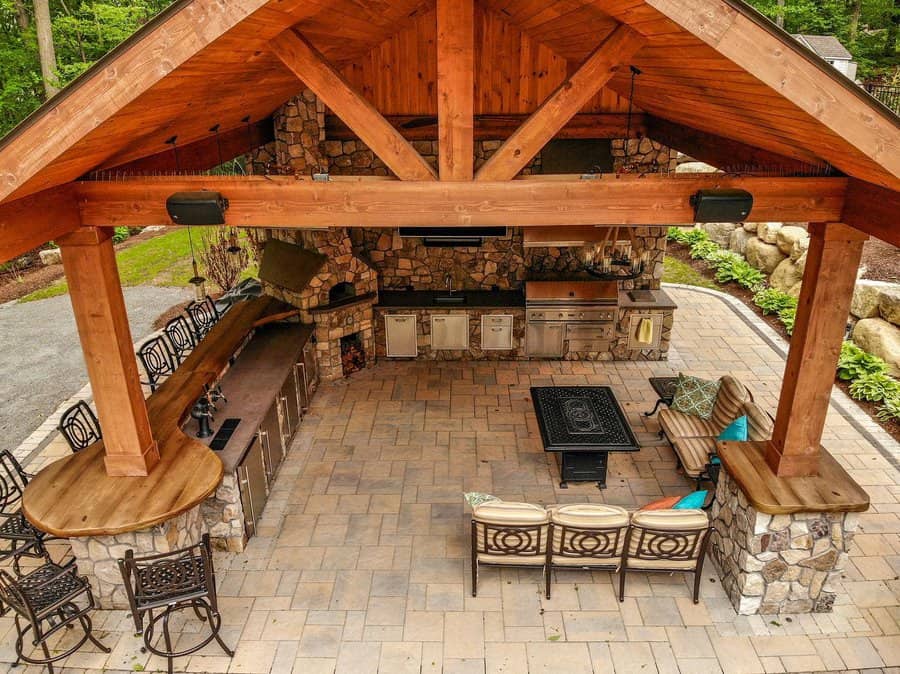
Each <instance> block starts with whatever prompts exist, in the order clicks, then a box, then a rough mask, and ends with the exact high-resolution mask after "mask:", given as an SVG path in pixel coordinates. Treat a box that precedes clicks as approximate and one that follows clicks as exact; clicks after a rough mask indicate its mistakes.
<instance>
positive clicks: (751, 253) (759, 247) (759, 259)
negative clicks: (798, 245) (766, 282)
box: [744, 237, 787, 274]
mask: <svg viewBox="0 0 900 674" xmlns="http://www.w3.org/2000/svg"><path fill="white" fill-rule="evenodd" d="M744 254H745V255H746V256H747V262H749V263H750V264H751V265H753V266H754V267H756V268H757V269H759V270H760V271H761V272H763V273H765V274H771V273H772V272H773V271H775V268H776V267H777V266H778V265H779V264H781V261H782V260H783V259H785V258H786V257H787V255H785V254H784V253H782V252H781V251H780V250H778V246H776V245H775V244H773V243H766V242H765V241H763V240H762V239H760V238H759V237H753V238H752V239H750V240H749V241H748V242H747V247H746V250H745V252H744Z"/></svg>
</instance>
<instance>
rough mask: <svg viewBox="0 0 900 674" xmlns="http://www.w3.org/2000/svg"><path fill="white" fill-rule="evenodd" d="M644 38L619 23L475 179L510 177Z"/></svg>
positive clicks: (572, 114)
mask: <svg viewBox="0 0 900 674" xmlns="http://www.w3.org/2000/svg"><path fill="white" fill-rule="evenodd" d="M644 42H645V39H644V38H643V37H642V36H641V35H640V34H639V33H636V32H635V31H633V30H631V29H630V28H628V27H627V26H624V25H622V26H619V27H618V28H616V29H615V30H614V31H613V32H612V33H611V34H610V35H609V37H607V38H606V39H605V40H604V41H603V43H602V44H601V45H600V46H599V47H597V49H595V50H594V52H593V53H592V54H591V55H590V56H588V57H587V59H586V60H585V62H584V63H582V64H581V66H580V67H579V68H578V70H576V71H575V72H574V73H573V74H572V75H570V76H569V77H568V78H566V80H565V81H564V82H563V83H562V84H560V85H559V87H557V89H556V90H555V91H554V92H553V93H552V94H550V96H549V97H548V98H547V100H546V101H544V102H543V103H542V104H541V106H540V107H539V108H538V109H537V110H535V111H534V113H533V114H532V115H531V116H530V117H529V118H528V119H527V120H525V122H524V123H523V124H522V126H520V127H519V128H518V129H517V130H516V132H515V133H513V135H512V136H510V137H509V138H508V139H507V140H506V142H505V143H503V145H501V146H500V148H499V149H498V150H497V151H496V152H495V153H494V154H493V155H492V156H491V158H490V159H488V160H487V162H485V164H484V166H482V167H481V168H480V169H479V170H478V173H477V174H476V175H475V179H476V180H485V181H490V180H510V179H512V178H514V177H515V176H516V174H518V173H519V171H521V170H522V168H524V167H525V165H526V164H528V162H529V161H531V159H532V158H533V157H534V156H535V155H536V154H537V153H538V152H540V150H541V148H542V147H544V145H546V144H547V142H548V141H549V140H550V139H552V138H553V137H554V136H555V135H556V134H557V133H558V132H559V130H560V129H562V128H563V127H564V126H565V125H566V123H567V122H568V121H569V120H570V119H572V117H574V116H575V114H576V113H577V112H578V111H579V110H581V108H583V107H584V106H585V104H587V102H588V101H589V100H590V99H591V97H592V96H594V94H596V93H597V92H598V91H599V90H600V89H602V88H603V86H604V85H605V84H606V83H607V82H608V81H609V80H610V78H612V76H613V75H614V74H615V72H616V70H617V69H618V68H619V66H620V65H621V64H622V63H624V62H626V61H627V60H628V59H630V58H631V57H632V56H633V55H634V54H635V53H636V52H637V50H638V49H640V48H641V46H642V45H643V44H644Z"/></svg>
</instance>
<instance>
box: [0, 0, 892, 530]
mask: <svg viewBox="0 0 900 674" xmlns="http://www.w3.org/2000/svg"><path fill="white" fill-rule="evenodd" d="M630 66H633V67H635V68H637V69H638V70H639V71H640V75H639V76H638V77H633V76H632V69H631V68H630ZM304 86H305V87H307V88H309V89H311V90H312V91H313V92H315V94H316V95H317V96H318V97H319V99H320V100H321V101H323V102H324V103H325V105H327V107H328V108H329V110H330V111H331V112H332V113H333V115H334V116H335V117H336V118H337V121H335V122H334V123H333V124H334V130H335V133H336V134H337V136H336V137H340V134H342V133H343V134H349V135H350V136H353V137H358V138H359V139H362V140H363V141H364V142H365V143H366V144H367V145H368V147H369V148H371V150H372V151H373V152H374V153H375V154H376V155H377V156H378V157H379V158H380V159H381V160H382V161H383V162H384V164H385V165H386V166H387V167H388V168H389V169H390V171H391V173H392V174H393V176H394V179H391V178H388V179H385V178H374V177H373V178H365V177H354V178H352V179H345V180H339V179H333V180H330V181H326V182H322V181H315V180H312V179H311V177H310V176H252V175H251V176H243V177H233V176H227V177H223V176H215V175H200V174H199V173H198V174H194V175H186V174H188V173H191V172H202V171H205V170H207V169H210V168H212V167H214V166H216V165H218V164H219V163H220V159H221V158H222V156H225V157H226V158H228V157H233V156H237V155H240V154H244V153H246V152H247V151H248V150H249V149H252V148H254V147H257V146H260V145H263V144H264V143H266V142H268V141H269V140H271V134H272V132H271V120H270V116H271V114H272V112H273V110H275V109H276V108H277V107H278V106H279V105H281V104H282V103H283V102H284V101H286V100H288V99H289V98H291V97H292V96H294V95H296V94H297V92H298V91H299V90H300V89H301V88H302V87H304ZM248 116H249V117H248ZM213 125H219V133H218V135H217V136H215V137H214V136H212V135H211V134H210V128H211V127H212V126H213ZM429 132H431V133H432V134H433V136H434V137H437V138H438V140H439V170H437V171H435V170H433V169H432V167H431V166H430V165H429V164H428V163H427V162H426V161H425V160H424V159H423V158H422V156H421V155H420V154H419V153H418V152H417V151H416V150H415V149H414V147H413V145H412V142H413V141H414V140H416V139H417V138H422V137H428V133H429ZM173 136H177V143H178V148H177V153H178V155H179V156H180V159H179V163H178V164H177V166H176V164H175V163H174V160H173V154H174V152H173V148H172V146H171V144H169V145H167V140H168V139H170V138H171V137H173ZM626 136H631V137H643V136H648V137H650V138H652V139H654V140H656V141H659V142H661V143H663V144H665V145H667V146H670V147H673V148H675V149H677V150H680V151H682V152H684V153H685V154H688V155H690V156H692V157H694V158H696V159H698V160H702V161H704V162H708V163H710V164H712V165H714V166H717V167H721V168H726V169H728V171H727V172H725V173H716V174H690V175H678V176H652V175H648V176H643V177H641V176H633V175H632V176H629V175H610V174H607V175H601V176H593V177H592V178H593V179H585V178H581V177H579V176H571V175H569V176H552V175H538V176H530V177H529V179H516V176H517V175H518V174H519V172H520V170H521V169H522V168H523V167H524V166H525V165H526V164H527V163H528V162H529V161H530V159H531V158H532V157H533V156H534V155H535V154H536V153H537V152H539V151H540V150H541V148H542V147H543V146H544V145H545V144H546V143H547V142H548V141H550V140H552V139H554V138H623V137H626ZM477 138H501V139H503V140H504V142H503V144H502V146H501V147H500V148H499V150H498V151H497V152H496V153H495V154H494V155H493V156H492V157H491V158H490V159H489V160H488V161H487V162H486V163H485V164H484V165H483V166H481V167H480V168H479V169H478V170H477V171H475V170H474V162H473V141H474V139H477ZM735 166H744V167H745V168H746V170H743V171H735V170H734V169H733V167H735ZM176 168H177V169H179V170H180V172H181V173H182V174H185V175H181V174H177V173H178V171H176ZM726 187H737V188H742V189H745V190H747V191H749V192H750V193H751V194H752V195H753V197H754V207H753V211H752V213H751V216H750V219H752V220H755V221H769V220H780V221H802V222H810V223H813V224H811V226H810V233H811V236H812V242H811V247H810V250H809V253H808V262H807V265H806V271H805V277H804V283H803V291H802V295H801V297H800V303H799V308H798V313H797V322H796V328H795V332H794V336H793V340H792V343H791V350H790V355H789V359H788V364H787V369H786V372H785V376H784V384H783V389H782V393H781V399H780V404H779V407H778V413H777V420H776V425H775V432H774V437H773V439H772V441H771V442H769V443H766V444H765V445H764V446H760V447H755V448H754V451H753V452H752V453H749V454H745V455H744V456H745V457H747V456H749V457H751V458H750V459H746V460H745V458H742V459H739V458H736V455H737V453H738V451H739V450H740V451H743V450H741V448H735V447H725V448H723V460H724V462H725V464H726V467H727V468H728V469H729V470H733V471H735V472H738V473H740V475H739V476H738V475H736V479H738V481H739V482H740V483H741V486H742V488H743V489H744V491H745V492H746V493H747V494H748V497H749V498H750V499H751V501H753V502H754V503H756V504H757V505H759V506H760V507H763V506H768V507H771V508H775V509H777V508H793V509H794V510H795V511H796V510H798V509H801V510H802V509H804V508H805V509H813V510H815V509H820V510H854V509H856V510H858V509H864V508H865V507H866V505H867V502H866V499H865V495H864V494H862V493H861V490H859V488H858V487H856V486H855V485H853V484H847V480H849V478H848V477H847V476H846V474H845V473H843V472H842V471H840V469H839V468H837V466H836V463H835V462H834V460H833V459H831V458H830V457H825V458H824V459H823V456H824V455H823V452H822V451H821V450H820V440H821V436H822V431H823V426H824V421H825V414H826V410H827V407H828V402H829V398H830V393H831V387H832V384H833V372H834V369H835V363H836V360H837V355H838V351H839V348H840V344H841V340H842V338H843V334H844V326H845V322H846V317H847V314H848V307H849V303H850V298H851V293H852V288H853V285H854V281H855V279H856V269H857V267H858V264H859V260H860V255H861V251H862V245H863V242H864V241H865V240H866V239H867V238H868V237H869V236H875V237H878V238H880V239H882V240H884V241H887V242H889V243H892V244H895V245H898V244H900V222H898V221H900V120H898V118H897V117H896V116H895V115H893V114H892V113H891V112H890V111H889V110H887V109H886V108H884V107H883V106H881V105H880V104H879V103H878V102H877V101H876V100H875V99H873V98H870V97H869V96H868V95H867V94H866V93H865V92H864V91H863V90H862V89H860V88H858V87H856V86H855V85H854V84H853V83H852V82H850V81H849V80H847V79H846V78H845V77H844V76H843V75H841V74H840V73H838V72H836V71H835V70H834V69H833V68H831V67H830V66H828V65H827V64H826V63H825V62H824V61H822V60H820V59H818V58H817V57H816V56H814V55H813V54H812V53H811V52H809V51H807V50H806V49H805V48H804V47H803V46H802V45H800V44H799V43H797V42H796V41H794V40H793V39H792V38H791V37H790V36H789V35H787V34H786V33H783V32H782V31H780V30H779V29H777V28H775V27H774V26H773V25H772V24H770V23H769V22H768V21H766V20H765V19H764V18H762V17H761V16H759V15H758V14H756V13H755V12H754V11H753V10H751V9H750V8H748V7H747V6H746V5H744V4H743V3H742V2H740V0H541V1H535V0H390V1H387V0H379V1H375V0H372V1H370V0H331V1H329V2H323V1H322V0H233V1H228V2H223V1H222V0H180V1H178V2H176V3H175V4H174V5H173V6H172V7H171V8H170V9H169V10H167V11H166V12H164V13H163V14H162V15H161V16H159V17H158V18H157V19H155V20H154V21H153V22H151V23H150V24H148V25H147V26H146V27H145V28H144V29H143V30H141V31H140V32H139V33H138V34H137V35H135V36H134V37H133V38H131V39H130V40H128V41H127V42H126V43H125V44H123V45H122V46H121V47H119V48H118V49H116V50H115V51H114V52H112V53H111V54H109V55H108V56H107V57H106V58H104V59H103V60H102V61H101V62H100V63H98V64H97V65H96V66H95V67H93V68H92V69H91V70H90V71H89V72H87V73H86V74H85V75H84V76H82V77H81V78H79V79H78V81H77V82H75V83H73V84H72V85H71V86H69V87H67V88H66V89H65V90H64V91H62V92H61V93H60V94H59V95H58V96H56V97H55V98H53V99H52V100H51V101H49V102H48V103H47V104H46V105H44V106H43V107H42V108H41V109H40V110H38V111H37V112H36V113H34V114H33V115H32V116H31V117H29V118H28V119H27V120H26V121H25V122H23V123H22V124H21V125H20V126H19V127H18V128H17V129H16V130H14V131H13V132H12V133H11V134H10V135H9V136H7V137H6V138H5V139H4V140H3V141H2V143H0V259H2V260H8V259H10V258H12V257H14V256H16V255H19V254H21V253H23V252H25V251H27V250H29V249H31V248H34V247H35V246H38V245H40V244H42V243H44V242H46V241H48V240H54V241H56V242H57V243H59V245H60V246H61V247H62V249H63V253H64V254H63V260H64V264H65V269H66V276H67V278H68V280H69V287H70V293H71V299H72V303H73V306H74V308H75V315H76V320H77V323H78V328H79V333H80V336H81V341H82V347H83V351H84V356H85V360H86V362H87V365H88V372H89V376H90V380H91V383H92V385H93V392H94V396H95V401H96V405H97V408H98V411H99V417H100V421H101V425H102V426H103V431H104V442H103V444H102V445H98V446H97V447H96V448H94V450H90V451H89V452H86V453H84V455H77V456H76V457H72V458H70V459H66V460H64V461H61V462H59V463H58V464H54V467H52V468H51V469H49V470H52V471H53V474H52V479H51V478H46V479H45V480H44V481H43V483H42V484H41V489H42V490H43V491H42V493H37V489H36V487H37V483H35V485H34V487H35V489H32V488H29V491H30V494H26V512H27V513H28V515H29V517H32V519H34V520H35V521H37V522H38V523H40V522H41V520H42V518H41V516H40V513H41V510H42V508H44V507H45V506H46V505H47V503H49V502H54V503H56V504H58V503H60V502H62V503H65V504H67V507H68V508H69V509H70V510H72V511H73V512H78V514H79V517H78V519H79V524H78V525H77V526H76V525H74V524H73V525H72V527H70V528H67V529H63V530H60V531H56V532H55V533H60V534H63V535H65V534H68V535H72V534H76V535H88V534H89V535H97V534H102V533H118V532H121V531H127V530H129V527H130V528H131V529H136V528H140V527H146V526H149V525H151V524H154V523H157V522H160V521H162V520H165V519H166V518H168V517H172V516H173V515H174V514H177V513H178V512H180V511H182V510H184V509H185V508H187V507H190V506H192V505H194V504H196V503H197V502H198V501H199V500H201V499H203V498H205V497H206V496H207V495H208V494H209V493H210V492H211V490H212V489H214V488H215V484H216V482H217V481H218V479H219V477H220V475H221V472H220V471H221V469H220V468H217V467H216V459H215V457H214V456H213V455H212V454H211V452H210V451H209V450H207V449H206V448H205V447H204V446H202V445H199V444H198V443H194V442H192V441H191V440H189V439H187V437H186V436H184V435H183V434H182V433H180V432H176V425H177V424H173V423H172V421H173V419H175V418H176V417H179V415H183V413H184V412H185V410H186V405H187V404H188V403H189V402H192V399H191V395H193V394H195V393H197V391H196V390H194V389H192V388H190V387H191V386H195V387H196V386H197V385H198V384H197V381H199V380H197V381H195V380H192V379H190V377H188V375H184V377H185V379H184V381H181V382H180V383H181V384H182V385H183V386H185V387H186V388H185V389H184V390H185V391H186V393H182V395H181V396H180V397H179V398H178V399H177V400H175V401H174V402H173V401H172V399H166V400H160V399H156V400H154V398H151V400H150V403H149V405H148V403H146V402H145V400H144V396H143V395H142V393H141V386H140V382H139V376H138V371H137V368H136V365H135V360H134V353H133V350H132V348H133V347H132V338H131V334H130V331H129V328H128V322H127V319H126V316H125V311H124V302H123V298H122V290H121V288H120V285H119V280H118V275H117V270H116V264H115V258H114V255H113V249H112V243H111V239H110V228H111V227H113V226H117V225H133V226H136V225H169V224H172V223H171V221H170V220H169V218H168V215H167V213H166V209H165V202H166V198H167V197H168V196H169V195H171V194H172V193H174V192H178V191H183V190H212V191H216V192H220V193H221V194H222V195H223V196H225V197H227V198H228V200H229V201H230V209H229V210H228V212H227V221H228V224H229V225H234V226H243V227H262V228H265V227H280V228H304V227H322V226H332V227H334V226H342V227H343V226H347V227H354V226H369V227H397V226H399V225H441V226H473V225H513V226H522V227H537V226H541V227H573V226H580V225H595V226H596V225H615V226H623V225H624V226H628V225H648V224H649V225H666V224H679V223H685V222H691V221H692V220H693V218H694V213H693V209H692V207H691V205H690V197H691V196H692V195H693V194H695V193H696V192H697V191H698V190H700V189H708V188H726ZM245 318H246V317H245ZM251 318H252V319H254V320H255V318H258V317H255V316H254V317H251ZM232 320H234V321H238V317H235V318H234V319H232ZM251 323H252V321H251ZM236 329H238V328H237V327H236ZM195 397H196V396H195ZM148 409H149V412H148ZM163 419H165V421H161V420H163ZM754 457H755V458H754ZM76 474H77V481H78V484H79V485H80V486H79V491H81V492H82V494H81V496H79V497H76V496H74V495H71V494H70V493H69V492H71V491H74V490H72V489H69V488H68V487H70V486H71V485H72V484H74V483H73V482H72V480H75V479H76V477H75V475H76ZM66 475H68V476H69V479H66ZM117 476H118V477H117ZM128 476H131V477H128ZM142 476H143V477H142ZM150 493H153V494H154V495H155V496H154V497H153V498H152V499H151V498H150V497H149V494H150ZM85 494H86V495H85ZM29 498H30V500H29ZM129 518H130V519H129Z"/></svg>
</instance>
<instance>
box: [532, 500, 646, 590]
mask: <svg viewBox="0 0 900 674" xmlns="http://www.w3.org/2000/svg"><path fill="white" fill-rule="evenodd" d="M549 512H550V547H549V550H548V551H547V574H546V595H547V599H550V575H551V572H552V571H553V569H555V568H556V569H606V570H609V571H617V570H618V569H619V565H620V564H621V561H622V550H623V549H624V547H625V534H626V531H627V530H628V522H629V516H628V511H627V510H625V508H621V507H619V506H613V505H602V504H593V503H585V504H578V505H562V506H557V507H555V508H550V509H549Z"/></svg>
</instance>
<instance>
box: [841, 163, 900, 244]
mask: <svg viewBox="0 0 900 674" xmlns="http://www.w3.org/2000/svg"><path fill="white" fill-rule="evenodd" d="M841 222H843V223H844V224H847V225H850V226H851V227H855V228H856V229H858V230H860V231H863V232H865V233H866V234H870V235H872V236H874V237H877V238H879V239H881V240H882V241H885V242H887V243H890V244H892V245H894V246H900V192H894V191H893V190H888V189H885V188H884V187H878V186H877V185H873V184H872V183H867V182H863V181H862V180H855V179H851V180H850V182H849V184H848V185H847V199H846V201H845V202H844V212H843V214H842V215H841Z"/></svg>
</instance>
